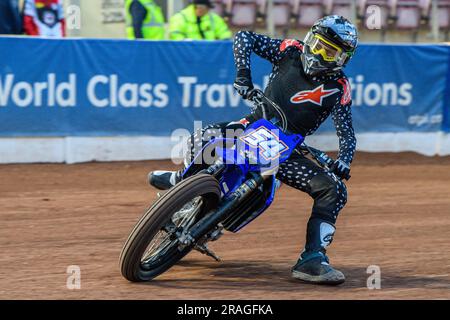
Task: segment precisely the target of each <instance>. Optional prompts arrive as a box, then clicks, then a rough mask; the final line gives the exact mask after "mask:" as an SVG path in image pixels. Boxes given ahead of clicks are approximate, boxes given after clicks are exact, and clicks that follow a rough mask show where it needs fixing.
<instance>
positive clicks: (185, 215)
mask: <svg viewBox="0 0 450 320" xmlns="http://www.w3.org/2000/svg"><path fill="white" fill-rule="evenodd" d="M219 200H220V188H219V183H218V182H217V180H216V179H215V178H214V177H213V176H210V175H207V174H198V175H195V176H191V177H189V178H187V179H186V180H183V181H181V182H180V183H178V184H177V185H176V186H174V187H173V188H171V189H170V190H169V191H168V192H167V193H165V194H164V195H163V196H162V197H161V198H160V199H158V200H157V201H156V202H155V203H154V204H153V205H152V206H151V207H150V208H149V209H148V210H147V211H146V212H145V214H144V215H143V216H142V218H141V219H140V220H139V222H138V223H137V224H136V226H135V227H134V229H133V230H132V232H131V234H130V236H129V237H128V239H127V241H126V242H125V245H124V247H123V249H122V252H121V254H120V268H121V272H122V275H123V276H124V277H125V278H126V279H128V280H129V281H133V282H138V281H148V280H151V279H153V278H155V277H156V276H158V275H160V274H161V273H163V272H165V271H167V270H168V269H169V268H170V267H172V266H173V265H174V264H175V263H177V262H178V261H179V260H180V259H182V258H183V257H184V256H185V255H186V254H188V253H189V251H191V249H192V248H191V247H186V248H184V249H179V244H178V239H177V238H178V236H179V234H180V233H181V232H183V231H186V230H188V229H189V228H190V227H191V226H192V225H194V224H195V222H196V221H198V220H199V219H200V218H201V217H203V216H204V215H205V214H206V213H207V212H209V211H210V210H211V209H214V208H215V207H217V204H218V203H219Z"/></svg>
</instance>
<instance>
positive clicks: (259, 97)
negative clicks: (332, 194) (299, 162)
mask: <svg viewBox="0 0 450 320" xmlns="http://www.w3.org/2000/svg"><path fill="white" fill-rule="evenodd" d="M248 99H249V100H250V101H252V102H253V103H254V105H255V108H261V111H262V113H263V117H264V118H265V119H267V118H266V114H267V111H266V106H265V104H264V102H266V103H267V104H268V105H269V106H271V107H272V109H274V111H275V112H277V113H278V115H279V116H280V117H279V120H280V121H281V129H282V130H283V131H284V132H285V131H286V129H287V125H288V122H287V118H286V116H285V114H284V112H283V111H282V110H281V108H280V107H279V106H278V105H277V104H276V103H275V102H273V101H272V100H270V99H269V98H268V97H267V96H266V95H265V94H264V92H263V91H261V90H260V89H253V90H252V91H251V92H250V93H249V97H248ZM300 149H301V150H305V151H307V152H309V153H310V154H311V156H313V158H314V159H315V160H316V161H317V162H318V163H319V164H320V165H321V166H322V167H324V168H325V169H327V170H328V171H330V168H331V166H332V165H333V164H334V162H335V160H333V159H332V158H331V157H330V156H328V155H327V154H326V153H325V152H323V151H321V150H318V149H315V148H313V147H310V146H308V145H306V144H305V143H304V142H303V143H302V145H301V146H300ZM350 177H351V176H350V174H348V175H347V176H346V177H344V179H345V180H349V179H350Z"/></svg>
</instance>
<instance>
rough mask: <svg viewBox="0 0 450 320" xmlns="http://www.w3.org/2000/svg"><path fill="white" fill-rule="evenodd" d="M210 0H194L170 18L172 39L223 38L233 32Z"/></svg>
mask: <svg viewBox="0 0 450 320" xmlns="http://www.w3.org/2000/svg"><path fill="white" fill-rule="evenodd" d="M211 8H213V5H212V4H211V2H210V0H193V1H192V3H191V4H190V5H188V6H187V7H186V8H185V9H183V10H181V11H180V12H178V13H177V14H175V15H174V16H173V17H171V18H170V39H171V40H223V39H230V38H231V36H232V34H231V31H230V30H229V29H228V26H227V24H226V23H225V21H224V20H223V19H222V17H220V16H219V15H217V14H216V13H214V12H210V9H211Z"/></svg>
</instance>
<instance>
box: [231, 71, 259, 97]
mask: <svg viewBox="0 0 450 320" xmlns="http://www.w3.org/2000/svg"><path fill="white" fill-rule="evenodd" d="M233 87H234V88H235V89H236V91H237V92H238V93H239V94H240V95H241V96H242V98H244V99H251V97H252V91H253V89H254V87H253V82H252V77H251V74H250V70H249V69H239V70H238V71H237V75H236V80H234V84H233Z"/></svg>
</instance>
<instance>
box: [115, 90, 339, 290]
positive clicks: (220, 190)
mask: <svg viewBox="0 0 450 320" xmlns="http://www.w3.org/2000/svg"><path fill="white" fill-rule="evenodd" d="M252 101H253V103H254V108H260V110H262V113H263V115H266V114H269V113H267V112H266V111H268V110H269V108H270V111H272V112H271V113H270V114H272V115H273V114H277V116H276V117H273V118H272V119H270V120H267V119H266V117H265V116H264V117H263V119H260V120H258V121H256V122H254V123H252V124H250V125H248V126H247V128H246V129H245V131H244V132H243V134H241V135H239V136H238V137H235V138H233V139H230V138H226V137H224V138H216V139H213V140H211V141H210V142H209V143H208V144H206V145H205V146H204V147H203V149H202V150H201V151H200V152H198V154H197V155H196V157H195V158H194V161H192V163H191V165H190V166H189V167H187V168H186V169H185V170H184V172H183V174H182V177H183V180H182V181H181V182H180V183H178V184H177V185H175V186H174V187H172V188H171V189H169V190H168V191H167V192H166V193H164V194H163V195H161V196H160V197H159V198H158V199H157V200H156V201H155V202H154V203H153V205H152V206H151V207H150V208H149V209H148V210H147V211H146V212H145V214H144V215H143V216H142V218H141V219H140V220H139V222H138V223H137V224H136V226H135V227H134V229H133V230H132V231H131V233H130V235H129V237H128V239H127V241H126V242H125V245H124V247H123V249H122V252H121V255H120V268H121V272H122V275H123V276H124V277H125V278H126V279H128V280H129V281H133V282H139V281H148V280H151V279H153V278H155V277H157V276H158V275H160V274H162V273H164V272H165V271H167V270H168V269H169V268H171V267H172V266H173V265H175V264H176V263H177V262H178V261H179V260H181V259H182V258H183V257H184V256H185V255H187V254H188V253H189V252H190V251H191V250H197V251H200V252H201V253H203V254H206V255H208V256H210V257H212V258H214V259H215V260H217V261H220V258H219V257H218V256H217V255H216V254H215V253H214V252H213V251H212V250H211V249H210V248H208V246H207V243H208V242H210V241H217V240H218V239H219V238H220V236H221V235H222V234H223V233H224V230H226V231H229V232H233V233H235V232H238V231H239V230H241V229H242V228H243V227H245V226H246V225H247V224H249V223H250V222H251V221H253V220H254V219H255V218H257V217H258V216H259V215H260V214H262V213H263V212H264V211H265V210H266V209H267V208H269V207H270V205H271V204H272V202H273V199H274V197H275V193H276V190H277V188H278V187H279V185H280V181H278V180H277V179H276V172H277V167H278V165H279V164H281V163H283V162H284V161H286V160H287V159H288V158H289V157H290V156H291V154H292V153H293V152H300V153H302V154H305V155H306V154H310V155H311V157H312V158H313V159H314V160H315V161H316V162H317V163H318V164H319V165H320V166H322V167H323V168H325V169H327V170H329V167H330V166H331V165H332V164H333V160H332V159H331V158H330V157H329V156H327V155H326V154H325V153H323V152H321V151H319V150H317V149H314V148H311V147H309V146H307V145H306V144H305V143H304V137H303V136H301V135H299V134H291V133H289V132H288V130H287V119H286V117H285V116H284V114H283V112H282V111H281V109H280V108H279V107H278V106H277V105H276V104H275V103H274V102H273V101H271V100H270V99H268V98H267V97H266V96H265V95H264V93H263V92H262V91H259V90H257V91H255V93H254V95H253V98H252ZM206 148H210V149H211V148H213V149H214V150H215V161H214V162H213V164H211V165H209V166H207V167H206V168H205V165H203V166H199V165H198V163H199V161H198V160H199V157H202V155H203V154H204V150H205V149H206ZM200 162H201V161H200ZM335 179H337V177H335Z"/></svg>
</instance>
